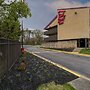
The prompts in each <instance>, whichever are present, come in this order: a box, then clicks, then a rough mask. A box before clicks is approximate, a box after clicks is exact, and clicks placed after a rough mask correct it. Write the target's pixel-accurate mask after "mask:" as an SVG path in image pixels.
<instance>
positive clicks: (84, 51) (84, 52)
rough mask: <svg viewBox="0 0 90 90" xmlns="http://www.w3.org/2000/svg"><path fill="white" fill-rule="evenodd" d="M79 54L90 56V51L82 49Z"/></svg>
mask: <svg viewBox="0 0 90 90" xmlns="http://www.w3.org/2000/svg"><path fill="white" fill-rule="evenodd" d="M79 53H82V54H89V55H90V49H82V50H81V51H80V52H79Z"/></svg>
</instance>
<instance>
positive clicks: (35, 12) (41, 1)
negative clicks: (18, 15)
mask: <svg viewBox="0 0 90 90" xmlns="http://www.w3.org/2000/svg"><path fill="white" fill-rule="evenodd" d="M25 2H27V4H28V6H29V7H30V9H31V13H32V17H30V18H27V19H24V20H23V21H24V28H29V29H31V28H32V29H43V28H44V27H45V26H46V25H47V24H48V23H49V22H50V21H51V20H52V19H53V18H54V17H55V15H56V10H57V9H58V8H69V7H80V6H90V0H25Z"/></svg>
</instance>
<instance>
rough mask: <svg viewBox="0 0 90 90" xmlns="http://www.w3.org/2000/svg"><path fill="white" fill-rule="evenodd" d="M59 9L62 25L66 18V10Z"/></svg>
mask: <svg viewBox="0 0 90 90" xmlns="http://www.w3.org/2000/svg"><path fill="white" fill-rule="evenodd" d="M57 11H58V15H57V16H58V24H59V25H61V24H63V23H64V19H65V15H64V14H65V10H57Z"/></svg>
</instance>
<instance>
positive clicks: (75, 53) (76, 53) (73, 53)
mask: <svg viewBox="0 0 90 90" xmlns="http://www.w3.org/2000/svg"><path fill="white" fill-rule="evenodd" d="M43 49H44V50H50V51H54V52H62V53H66V54H72V55H78V56H85V57H90V55H88V54H80V53H78V52H66V51H59V50H53V49H45V48H43Z"/></svg>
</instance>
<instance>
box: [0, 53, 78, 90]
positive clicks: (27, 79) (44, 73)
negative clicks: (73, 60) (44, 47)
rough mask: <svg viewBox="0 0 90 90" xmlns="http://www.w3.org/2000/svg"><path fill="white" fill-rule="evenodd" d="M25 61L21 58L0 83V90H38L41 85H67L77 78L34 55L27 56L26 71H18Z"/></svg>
mask: <svg viewBox="0 0 90 90" xmlns="http://www.w3.org/2000/svg"><path fill="white" fill-rule="evenodd" d="M22 60H23V56H21V57H20V58H19V59H18V60H17V62H16V63H15V65H14V66H13V67H12V69H11V70H10V71H9V72H8V73H7V74H6V76H5V78H4V79H3V80H1V82H0V90H36V89H37V87H38V86H39V85H41V84H44V83H48V82H51V81H54V82H55V83H58V84H64V83H67V82H69V81H71V80H73V79H76V78H78V77H77V76H75V75H73V74H71V73H69V72H67V71H65V70H63V69H61V68H58V67H56V66H54V65H52V64H50V63H48V62H46V61H44V60H42V59H40V58H38V57H36V56H34V55H32V54H29V53H27V55H26V61H25V62H26V66H27V67H26V70H25V71H19V70H17V68H18V66H19V65H20V63H21V62H22Z"/></svg>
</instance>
